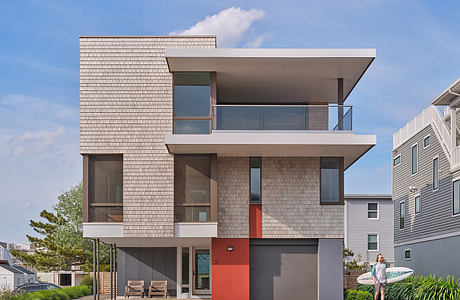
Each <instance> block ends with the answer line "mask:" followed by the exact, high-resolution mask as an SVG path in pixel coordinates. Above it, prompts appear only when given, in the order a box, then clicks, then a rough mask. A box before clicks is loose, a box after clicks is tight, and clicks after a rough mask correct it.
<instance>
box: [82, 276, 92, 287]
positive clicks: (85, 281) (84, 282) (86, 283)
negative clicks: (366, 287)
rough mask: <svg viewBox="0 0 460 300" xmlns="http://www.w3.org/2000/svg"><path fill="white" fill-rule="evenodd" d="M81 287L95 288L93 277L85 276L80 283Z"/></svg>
mask: <svg viewBox="0 0 460 300" xmlns="http://www.w3.org/2000/svg"><path fill="white" fill-rule="evenodd" d="M80 286H91V287H92V286H93V277H91V276H89V275H85V276H83V278H82V279H81V281H80Z"/></svg>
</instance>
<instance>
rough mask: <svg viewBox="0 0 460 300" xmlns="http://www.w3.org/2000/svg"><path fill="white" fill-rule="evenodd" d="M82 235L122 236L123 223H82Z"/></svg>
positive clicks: (99, 236)
mask: <svg viewBox="0 0 460 300" xmlns="http://www.w3.org/2000/svg"><path fill="white" fill-rule="evenodd" d="M83 237H86V238H103V237H111V238H114V237H123V223H83Z"/></svg>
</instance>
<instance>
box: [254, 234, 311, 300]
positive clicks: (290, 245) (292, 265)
mask: <svg viewBox="0 0 460 300" xmlns="http://www.w3.org/2000/svg"><path fill="white" fill-rule="evenodd" d="M317 276H318V240H315V239H308V240H285V239H283V240H268V239H255V240H251V242H250V283H249V285H250V298H251V300H269V299H273V300H282V299H283V300H284V299H289V300H297V299H299V300H300V299H302V300H313V299H317V289H318V279H317Z"/></svg>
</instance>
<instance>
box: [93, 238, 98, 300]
mask: <svg viewBox="0 0 460 300" xmlns="http://www.w3.org/2000/svg"><path fill="white" fill-rule="evenodd" d="M96 285H97V282H96V240H93V299H94V300H96Z"/></svg>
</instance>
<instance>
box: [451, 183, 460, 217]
mask: <svg viewBox="0 0 460 300" xmlns="http://www.w3.org/2000/svg"><path fill="white" fill-rule="evenodd" d="M453 193H454V195H453V202H454V203H453V204H454V210H453V214H454V215H458V214H460V180H455V181H454V182H453Z"/></svg>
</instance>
